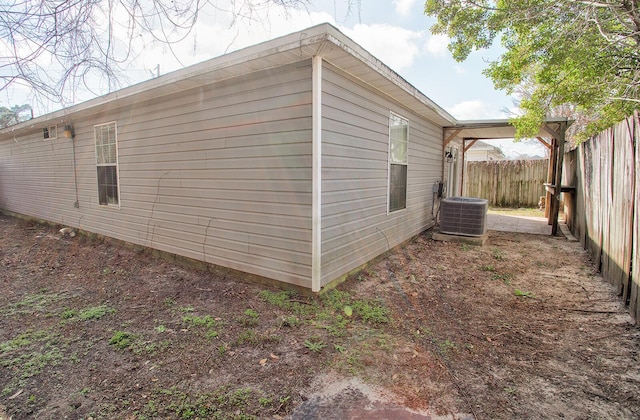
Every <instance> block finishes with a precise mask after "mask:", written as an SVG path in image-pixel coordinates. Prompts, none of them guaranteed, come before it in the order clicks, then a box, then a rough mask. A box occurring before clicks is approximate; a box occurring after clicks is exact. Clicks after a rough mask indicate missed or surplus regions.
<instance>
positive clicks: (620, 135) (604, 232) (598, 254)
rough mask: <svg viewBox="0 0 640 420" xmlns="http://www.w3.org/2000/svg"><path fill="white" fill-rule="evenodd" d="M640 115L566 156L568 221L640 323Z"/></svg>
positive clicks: (637, 322) (604, 275) (592, 139)
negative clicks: (572, 189) (569, 190)
mask: <svg viewBox="0 0 640 420" xmlns="http://www.w3.org/2000/svg"><path fill="white" fill-rule="evenodd" d="M639 133H640V120H639V118H638V115H637V114H636V115H635V116H633V117H629V118H627V119H626V120H625V121H623V122H621V123H619V124H618V125H616V126H615V127H612V128H610V129H608V130H606V131H603V132H602V133H600V134H598V135H597V136H594V137H592V138H591V139H590V140H589V141H587V142H584V143H582V144H581V145H580V146H578V148H576V149H575V150H573V151H571V152H569V153H567V154H566V156H565V170H564V171H563V172H564V174H565V176H564V181H563V184H568V185H573V186H575V187H576V192H575V194H573V195H570V196H568V197H567V196H565V200H564V201H565V207H566V210H565V213H566V218H567V224H568V226H569V228H570V229H571V231H572V232H573V234H574V235H575V236H576V237H577V238H578V239H579V240H580V242H581V243H582V245H583V246H584V248H585V249H587V250H588V252H589V254H590V255H591V258H592V260H593V261H594V264H595V265H596V268H597V269H599V270H600V271H601V272H602V276H603V277H604V278H605V279H607V281H609V282H610V283H611V284H612V285H613V286H614V287H615V288H616V290H617V292H618V293H619V294H620V296H622V299H623V300H624V302H625V303H626V304H627V305H628V306H629V312H630V313H631V316H632V317H633V318H634V320H635V321H636V324H640V288H639V286H638V280H639V277H640V258H639V257H638V252H637V250H638V246H640V206H638V205H636V203H638V202H639V200H640V188H639V187H640V160H639V157H640V146H639V145H638V135H639Z"/></svg>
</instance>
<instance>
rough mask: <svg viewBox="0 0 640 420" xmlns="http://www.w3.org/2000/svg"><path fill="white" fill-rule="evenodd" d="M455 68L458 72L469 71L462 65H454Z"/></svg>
mask: <svg viewBox="0 0 640 420" xmlns="http://www.w3.org/2000/svg"><path fill="white" fill-rule="evenodd" d="M453 69H454V70H455V71H456V74H465V73H466V72H467V71H466V70H465V69H464V68H463V67H462V66H460V65H457V64H456V65H455V66H453Z"/></svg>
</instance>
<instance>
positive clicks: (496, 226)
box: [487, 213, 551, 235]
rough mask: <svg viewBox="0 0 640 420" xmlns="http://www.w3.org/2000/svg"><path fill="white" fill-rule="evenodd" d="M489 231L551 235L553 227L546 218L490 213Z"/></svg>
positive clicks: (488, 215)
mask: <svg viewBox="0 0 640 420" xmlns="http://www.w3.org/2000/svg"><path fill="white" fill-rule="evenodd" d="M487 230H497V231H502V232H517V233H532V234H535V235H551V226H550V225H549V222H548V221H547V219H546V218H545V217H531V216H513V215H506V214H492V213H489V214H487Z"/></svg>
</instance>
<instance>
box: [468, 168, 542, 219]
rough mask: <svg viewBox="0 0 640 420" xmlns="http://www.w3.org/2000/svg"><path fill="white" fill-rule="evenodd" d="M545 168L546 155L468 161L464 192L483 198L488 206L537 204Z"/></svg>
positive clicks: (532, 205) (470, 195) (540, 194)
mask: <svg viewBox="0 0 640 420" xmlns="http://www.w3.org/2000/svg"><path fill="white" fill-rule="evenodd" d="M548 168H549V161H548V160H546V159H543V160H493V161H486V162H467V165H466V168H465V174H464V194H463V195H465V196H468V197H479V198H486V199H487V200H489V205H490V206H498V207H537V205H538V201H539V200H540V196H543V195H545V189H544V185H543V183H545V182H547V175H548Z"/></svg>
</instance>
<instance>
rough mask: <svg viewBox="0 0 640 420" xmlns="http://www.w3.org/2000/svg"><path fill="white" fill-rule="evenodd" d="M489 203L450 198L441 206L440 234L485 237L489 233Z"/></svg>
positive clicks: (473, 199) (468, 198)
mask: <svg viewBox="0 0 640 420" xmlns="http://www.w3.org/2000/svg"><path fill="white" fill-rule="evenodd" d="M488 208H489V201H488V200H485V199H484V198H474V197H449V198H445V199H443V200H442V202H441V204H440V232H441V233H448V234H451V235H463V236H484V234H485V233H487V209H488Z"/></svg>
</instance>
